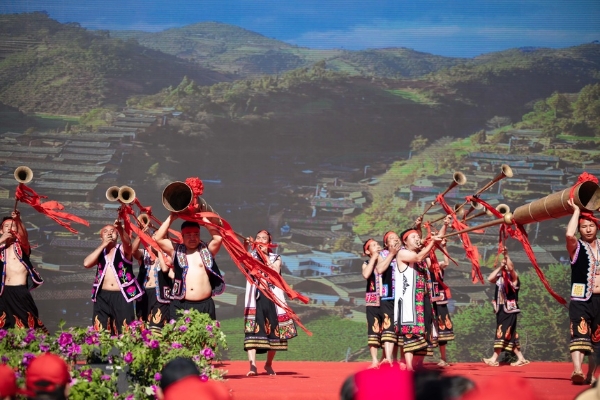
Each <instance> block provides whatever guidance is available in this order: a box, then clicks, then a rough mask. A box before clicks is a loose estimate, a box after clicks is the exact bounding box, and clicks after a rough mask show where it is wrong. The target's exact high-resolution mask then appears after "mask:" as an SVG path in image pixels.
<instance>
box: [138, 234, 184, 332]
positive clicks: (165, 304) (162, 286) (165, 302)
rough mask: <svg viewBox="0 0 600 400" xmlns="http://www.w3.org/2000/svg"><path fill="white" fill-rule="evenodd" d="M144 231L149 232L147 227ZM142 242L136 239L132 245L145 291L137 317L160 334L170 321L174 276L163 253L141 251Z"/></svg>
mask: <svg viewBox="0 0 600 400" xmlns="http://www.w3.org/2000/svg"><path fill="white" fill-rule="evenodd" d="M143 230H144V232H148V228H147V227H144V229H143ZM140 242H141V240H140V238H139V237H136V238H135V240H134V241H133V245H132V251H133V257H134V258H135V259H136V260H138V263H139V266H140V269H139V272H138V276H137V280H138V283H139V285H140V286H141V287H142V288H143V289H144V293H143V296H142V297H140V299H139V301H138V303H137V304H136V316H137V318H138V319H139V320H140V321H141V322H143V323H146V324H147V326H148V328H149V329H150V330H151V331H153V332H155V333H160V331H161V330H162V327H163V326H164V325H165V324H166V322H167V321H169V320H170V313H169V303H170V301H171V286H172V280H171V279H172V277H173V276H174V274H173V270H172V269H170V268H169V267H168V266H167V263H166V262H165V258H164V255H163V253H162V252H161V251H158V252H157V251H156V250H154V249H152V248H151V249H150V250H148V249H143V250H140V249H139V246H140ZM150 252H152V253H153V254H154V256H155V259H154V261H152V258H151V257H150ZM169 272H171V276H169Z"/></svg>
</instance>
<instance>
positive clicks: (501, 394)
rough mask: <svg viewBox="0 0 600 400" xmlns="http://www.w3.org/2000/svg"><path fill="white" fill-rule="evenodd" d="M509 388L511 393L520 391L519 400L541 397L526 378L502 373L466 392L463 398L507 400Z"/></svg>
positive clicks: (468, 399)
mask: <svg viewBox="0 0 600 400" xmlns="http://www.w3.org/2000/svg"><path fill="white" fill-rule="evenodd" d="M507 388H510V392H511V393H518V396H517V397H518V398H519V400H539V399H540V398H539V397H538V396H537V395H536V393H535V392H534V390H533V389H532V388H531V385H529V383H528V382H527V380H525V378H522V377H520V376H515V375H513V374H508V373H501V374H497V375H494V376H493V377H491V378H488V379H487V380H485V381H484V382H482V383H481V384H480V385H477V386H476V387H475V388H474V389H472V390H470V391H468V392H467V393H465V395H464V396H463V397H461V400H505V399H506V393H507Z"/></svg>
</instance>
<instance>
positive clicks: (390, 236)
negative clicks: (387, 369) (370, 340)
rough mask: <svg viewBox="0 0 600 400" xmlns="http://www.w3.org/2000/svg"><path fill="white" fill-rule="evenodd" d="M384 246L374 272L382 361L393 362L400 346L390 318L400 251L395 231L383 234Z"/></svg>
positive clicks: (396, 358)
mask: <svg viewBox="0 0 600 400" xmlns="http://www.w3.org/2000/svg"><path fill="white" fill-rule="evenodd" d="M383 245H384V248H383V250H381V252H380V253H379V257H378V259H377V264H376V266H375V273H376V274H377V275H378V276H379V279H380V282H381V285H380V300H381V302H380V305H379V315H380V318H381V319H380V321H379V322H380V327H381V343H383V348H384V354H383V356H384V357H385V358H384V359H383V360H382V363H388V364H393V363H395V362H397V361H398V346H400V347H402V343H401V342H399V339H398V334H397V333H396V327H395V326H394V322H393V321H392V318H393V316H394V299H395V290H394V285H395V281H394V271H395V270H396V268H397V262H396V255H397V254H398V251H400V247H401V246H400V238H398V235H397V234H396V233H395V232H392V231H390V232H387V233H386V234H385V235H383ZM363 275H364V274H363Z"/></svg>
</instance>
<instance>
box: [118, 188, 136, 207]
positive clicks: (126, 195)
mask: <svg viewBox="0 0 600 400" xmlns="http://www.w3.org/2000/svg"><path fill="white" fill-rule="evenodd" d="M117 200H119V201H120V202H121V203H123V204H129V203H132V202H133V201H134V200H135V190H133V188H131V187H129V186H121V187H120V188H119V194H118V196H117Z"/></svg>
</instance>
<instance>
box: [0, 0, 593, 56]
mask: <svg viewBox="0 0 600 400" xmlns="http://www.w3.org/2000/svg"><path fill="white" fill-rule="evenodd" d="M42 10H44V11H47V12H48V14H49V15H50V17H52V18H54V19H56V20H58V21H60V22H78V23H80V24H81V26H83V27H85V28H88V29H109V30H123V29H125V30H142V31H149V32H157V31H161V30H164V29H168V28H174V27H181V26H184V25H189V24H193V23H197V22H203V21H218V22H223V23H227V24H231V25H236V26H239V27H242V28H245V29H248V30H251V31H254V32H257V33H260V34H262V35H265V36H267V37H270V38H275V39H278V40H282V41H285V42H288V43H290V44H296V45H299V46H303V47H310V48H318V49H330V48H344V49H348V50H362V49H367V48H383V47H408V48H412V49H414V50H417V51H422V52H427V53H432V54H438V55H444V56H453V57H474V56H477V55H479V54H483V53H488V52H493V51H499V50H505V49H508V48H513V47H524V46H535V47H553V48H560V47H568V46H573V45H578V44H582V43H588V42H592V41H594V40H600V0H494V1H492V0H478V1H477V0H439V1H438V0H410V1H406V0H371V1H359V0H355V1H352V0H302V1H291V0H102V1H100V0H94V1H92V0H0V13H1V14H7V13H20V12H31V11H42Z"/></svg>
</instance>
